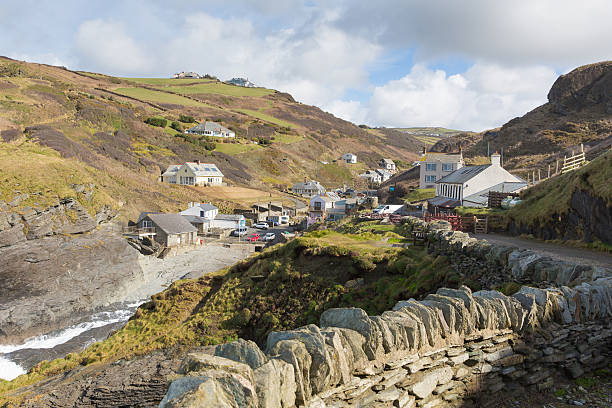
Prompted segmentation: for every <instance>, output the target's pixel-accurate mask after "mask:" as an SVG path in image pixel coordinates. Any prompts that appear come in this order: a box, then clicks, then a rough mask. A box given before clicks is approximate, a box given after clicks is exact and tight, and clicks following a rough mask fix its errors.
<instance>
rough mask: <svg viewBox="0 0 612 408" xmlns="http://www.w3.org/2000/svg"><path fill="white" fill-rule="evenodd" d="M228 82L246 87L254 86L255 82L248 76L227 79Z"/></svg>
mask: <svg viewBox="0 0 612 408" xmlns="http://www.w3.org/2000/svg"><path fill="white" fill-rule="evenodd" d="M225 83H226V84H230V85H236V86H244V87H245V88H254V87H255V84H254V83H252V82H251V81H249V79H248V78H246V79H245V78H232V79H229V80H227V81H225Z"/></svg>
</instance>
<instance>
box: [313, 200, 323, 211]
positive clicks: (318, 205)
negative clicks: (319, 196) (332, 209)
mask: <svg viewBox="0 0 612 408" xmlns="http://www.w3.org/2000/svg"><path fill="white" fill-rule="evenodd" d="M321 207H322V203H321V202H320V201H315V203H314V209H315V211H321Z"/></svg>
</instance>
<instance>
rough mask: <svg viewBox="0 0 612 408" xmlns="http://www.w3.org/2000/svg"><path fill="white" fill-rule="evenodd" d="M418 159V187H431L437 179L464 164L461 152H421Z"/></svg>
mask: <svg viewBox="0 0 612 408" xmlns="http://www.w3.org/2000/svg"><path fill="white" fill-rule="evenodd" d="M419 161H420V162H421V165H420V170H419V171H420V176H419V188H433V187H435V185H436V182H437V181H438V180H440V179H442V178H443V177H446V176H448V175H449V174H451V173H452V172H454V171H455V170H457V169H460V168H462V167H463V166H464V165H465V163H464V161H463V154H462V153H461V152H459V153H437V152H423V155H422V156H421V159H420V160H419Z"/></svg>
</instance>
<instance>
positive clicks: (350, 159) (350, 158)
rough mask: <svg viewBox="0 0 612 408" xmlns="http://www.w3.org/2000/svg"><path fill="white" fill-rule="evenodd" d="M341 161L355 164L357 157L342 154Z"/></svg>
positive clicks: (351, 154) (350, 154)
mask: <svg viewBox="0 0 612 408" xmlns="http://www.w3.org/2000/svg"><path fill="white" fill-rule="evenodd" d="M342 160H344V161H345V162H346V163H348V164H356V163H357V155H356V154H353V153H344V154H343V155H342Z"/></svg>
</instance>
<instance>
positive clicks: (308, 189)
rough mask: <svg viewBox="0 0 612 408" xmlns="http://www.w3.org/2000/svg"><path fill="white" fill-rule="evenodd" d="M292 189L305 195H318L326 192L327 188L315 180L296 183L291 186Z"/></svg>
mask: <svg viewBox="0 0 612 408" xmlns="http://www.w3.org/2000/svg"><path fill="white" fill-rule="evenodd" d="M291 191H292V192H293V193H295V194H299V195H301V196H303V197H314V196H316V195H321V194H325V188H324V187H323V186H322V185H321V184H320V183H319V182H318V181H314V180H310V181H304V182H303V183H295V184H294V185H293V187H291Z"/></svg>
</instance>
